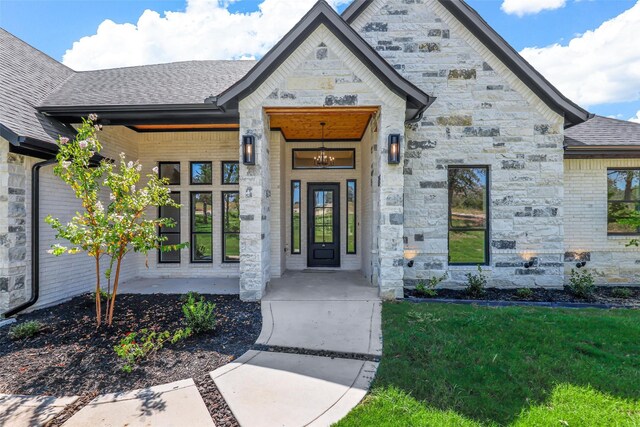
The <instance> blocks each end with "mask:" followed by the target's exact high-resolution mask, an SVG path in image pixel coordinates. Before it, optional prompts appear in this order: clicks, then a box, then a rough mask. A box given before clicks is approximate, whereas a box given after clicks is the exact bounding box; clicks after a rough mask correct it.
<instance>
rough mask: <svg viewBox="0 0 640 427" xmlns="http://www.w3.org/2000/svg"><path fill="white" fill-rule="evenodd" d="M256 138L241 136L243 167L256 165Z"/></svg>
mask: <svg viewBox="0 0 640 427" xmlns="http://www.w3.org/2000/svg"><path fill="white" fill-rule="evenodd" d="M255 142H256V137H255V136H253V135H243V136H242V163H244V164H245V165H255V164H256V150H255V146H256V144H255Z"/></svg>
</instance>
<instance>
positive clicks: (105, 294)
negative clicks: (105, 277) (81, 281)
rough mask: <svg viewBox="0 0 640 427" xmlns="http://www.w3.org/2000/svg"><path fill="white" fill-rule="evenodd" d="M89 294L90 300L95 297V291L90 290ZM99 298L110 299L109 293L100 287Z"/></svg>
mask: <svg viewBox="0 0 640 427" xmlns="http://www.w3.org/2000/svg"><path fill="white" fill-rule="evenodd" d="M90 296H91V300H95V299H96V293H95V292H91V294H90ZM100 299H101V300H102V301H107V300H108V299H111V294H110V293H109V292H107V291H105V290H104V289H100Z"/></svg>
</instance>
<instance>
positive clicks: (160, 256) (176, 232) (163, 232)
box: [158, 191, 182, 264]
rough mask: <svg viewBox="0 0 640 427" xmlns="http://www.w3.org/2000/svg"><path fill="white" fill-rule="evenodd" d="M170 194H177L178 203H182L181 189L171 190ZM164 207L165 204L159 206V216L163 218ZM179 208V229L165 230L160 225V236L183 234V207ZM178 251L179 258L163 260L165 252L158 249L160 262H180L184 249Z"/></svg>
mask: <svg viewBox="0 0 640 427" xmlns="http://www.w3.org/2000/svg"><path fill="white" fill-rule="evenodd" d="M170 194H177V195H178V203H180V191H171V192H170ZM162 208H163V206H158V218H162ZM177 209H178V224H177V228H178V231H163V230H162V228H160V227H158V236H159V237H162V236H165V235H176V234H177V235H178V237H180V235H181V230H180V229H181V228H182V218H181V216H182V207H179V208H177ZM178 240H180V238H178ZM177 252H178V260H177V261H163V260H162V254H163V253H165V252H162V251H161V250H160V249H158V264H180V261H181V258H182V251H181V250H180V249H178V250H177Z"/></svg>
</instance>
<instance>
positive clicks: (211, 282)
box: [119, 277, 240, 295]
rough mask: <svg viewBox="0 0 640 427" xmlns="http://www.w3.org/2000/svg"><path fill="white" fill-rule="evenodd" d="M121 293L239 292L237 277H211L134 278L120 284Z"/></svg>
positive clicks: (231, 293)
mask: <svg viewBox="0 0 640 427" xmlns="http://www.w3.org/2000/svg"><path fill="white" fill-rule="evenodd" d="M120 289H121V290H120V291H119V292H120V293H121V294H186V293H187V292H189V291H194V292H198V293H200V294H215V295H237V294H238V293H239V292H240V285H239V279H237V278H227V277H219V278H216V277H213V278H184V279H181V278H161V279H153V278H146V277H145V278H134V279H129V280H127V281H126V282H123V283H122V285H120Z"/></svg>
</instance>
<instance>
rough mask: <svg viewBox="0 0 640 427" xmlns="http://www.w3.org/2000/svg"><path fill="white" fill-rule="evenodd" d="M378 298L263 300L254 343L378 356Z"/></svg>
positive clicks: (379, 338)
mask: <svg viewBox="0 0 640 427" xmlns="http://www.w3.org/2000/svg"><path fill="white" fill-rule="evenodd" d="M381 310H382V303H381V302H380V301H375V300H374V301H295V302H291V301H263V302H262V331H261V333H260V336H259V337H258V340H257V341H256V344H264V345H269V346H279V347H296V348H304V349H309V350H325V351H335V352H343V353H359V354H368V355H373V356H381V355H382V325H381V320H380V319H381Z"/></svg>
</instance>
